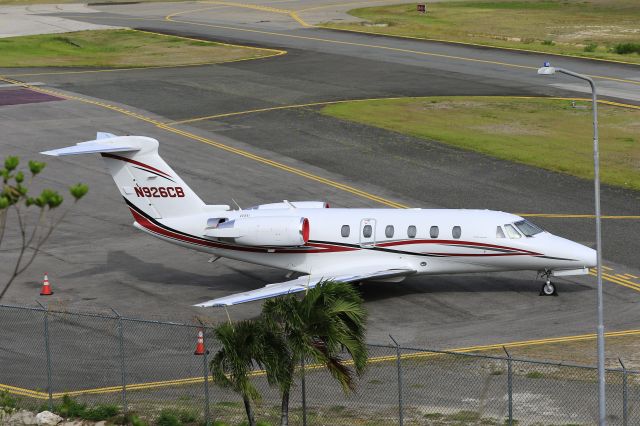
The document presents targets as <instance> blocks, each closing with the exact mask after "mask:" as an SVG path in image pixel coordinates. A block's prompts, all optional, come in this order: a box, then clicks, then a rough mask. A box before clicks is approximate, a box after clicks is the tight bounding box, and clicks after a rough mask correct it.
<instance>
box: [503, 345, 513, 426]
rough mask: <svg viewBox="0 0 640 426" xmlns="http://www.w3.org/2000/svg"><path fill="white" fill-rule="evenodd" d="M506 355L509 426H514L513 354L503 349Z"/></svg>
mask: <svg viewBox="0 0 640 426" xmlns="http://www.w3.org/2000/svg"><path fill="white" fill-rule="evenodd" d="M502 350H503V351H504V353H506V354H507V395H508V400H509V422H508V425H509V426H513V371H512V366H511V354H510V353H509V351H507V348H505V347H504V346H503V347H502Z"/></svg>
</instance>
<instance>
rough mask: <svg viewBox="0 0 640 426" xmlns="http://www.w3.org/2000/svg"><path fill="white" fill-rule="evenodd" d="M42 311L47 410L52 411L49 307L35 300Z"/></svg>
mask: <svg viewBox="0 0 640 426" xmlns="http://www.w3.org/2000/svg"><path fill="white" fill-rule="evenodd" d="M37 303H38V305H40V307H41V308H42V310H43V311H44V350H45V352H46V354H47V391H48V393H49V411H53V392H52V390H51V350H50V348H49V309H48V308H47V307H45V306H44V305H43V304H42V303H40V302H37Z"/></svg>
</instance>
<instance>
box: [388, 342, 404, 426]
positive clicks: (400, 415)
mask: <svg viewBox="0 0 640 426" xmlns="http://www.w3.org/2000/svg"><path fill="white" fill-rule="evenodd" d="M389 338H390V339H391V340H392V341H393V343H394V344H395V345H396V365H397V367H398V420H399V422H400V426H403V425H404V416H403V407H402V357H401V356H400V345H399V344H398V342H396V339H394V338H393V336H392V335H389Z"/></svg>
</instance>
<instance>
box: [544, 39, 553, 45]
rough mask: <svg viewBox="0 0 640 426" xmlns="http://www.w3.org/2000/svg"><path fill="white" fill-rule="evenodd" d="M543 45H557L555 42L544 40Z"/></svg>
mask: <svg viewBox="0 0 640 426" xmlns="http://www.w3.org/2000/svg"><path fill="white" fill-rule="evenodd" d="M542 44H543V45H545V46H553V45H554V44H555V43H554V42H553V40H543V41H542Z"/></svg>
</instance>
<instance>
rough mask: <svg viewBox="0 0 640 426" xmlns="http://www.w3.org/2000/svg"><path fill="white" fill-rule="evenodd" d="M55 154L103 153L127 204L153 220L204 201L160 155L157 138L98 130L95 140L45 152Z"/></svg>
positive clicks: (197, 206) (182, 212)
mask: <svg viewBox="0 0 640 426" xmlns="http://www.w3.org/2000/svg"><path fill="white" fill-rule="evenodd" d="M42 154H46V155H53V156H64V155H78V154H100V155H101V156H102V158H103V160H104V161H105V163H106V165H107V169H108V170H109V173H111V176H112V177H113V180H114V181H115V183H116V185H117V186H118V189H119V190H120V193H121V194H122V196H123V197H124V198H125V200H126V201H127V203H128V204H129V205H130V207H131V206H135V208H137V209H138V210H139V211H142V212H144V213H145V214H147V215H148V216H150V217H152V218H154V219H168V218H174V217H179V216H185V212H189V213H200V212H203V211H204V209H205V204H204V203H203V202H202V200H201V199H200V197H198V196H197V195H196V193H195V192H193V191H192V190H191V188H189V186H187V184H186V183H184V181H183V180H182V179H181V178H180V176H178V175H177V174H176V172H174V171H173V169H171V167H169V165H167V163H165V161H164V160H163V159H162V158H161V157H160V155H158V141H157V140H155V139H152V138H148V137H144V136H115V135H112V134H110V133H98V134H97V137H96V140H92V141H88V142H81V143H78V144H77V145H74V146H70V147H67V148H60V149H54V150H51V151H44V152H42Z"/></svg>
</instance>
